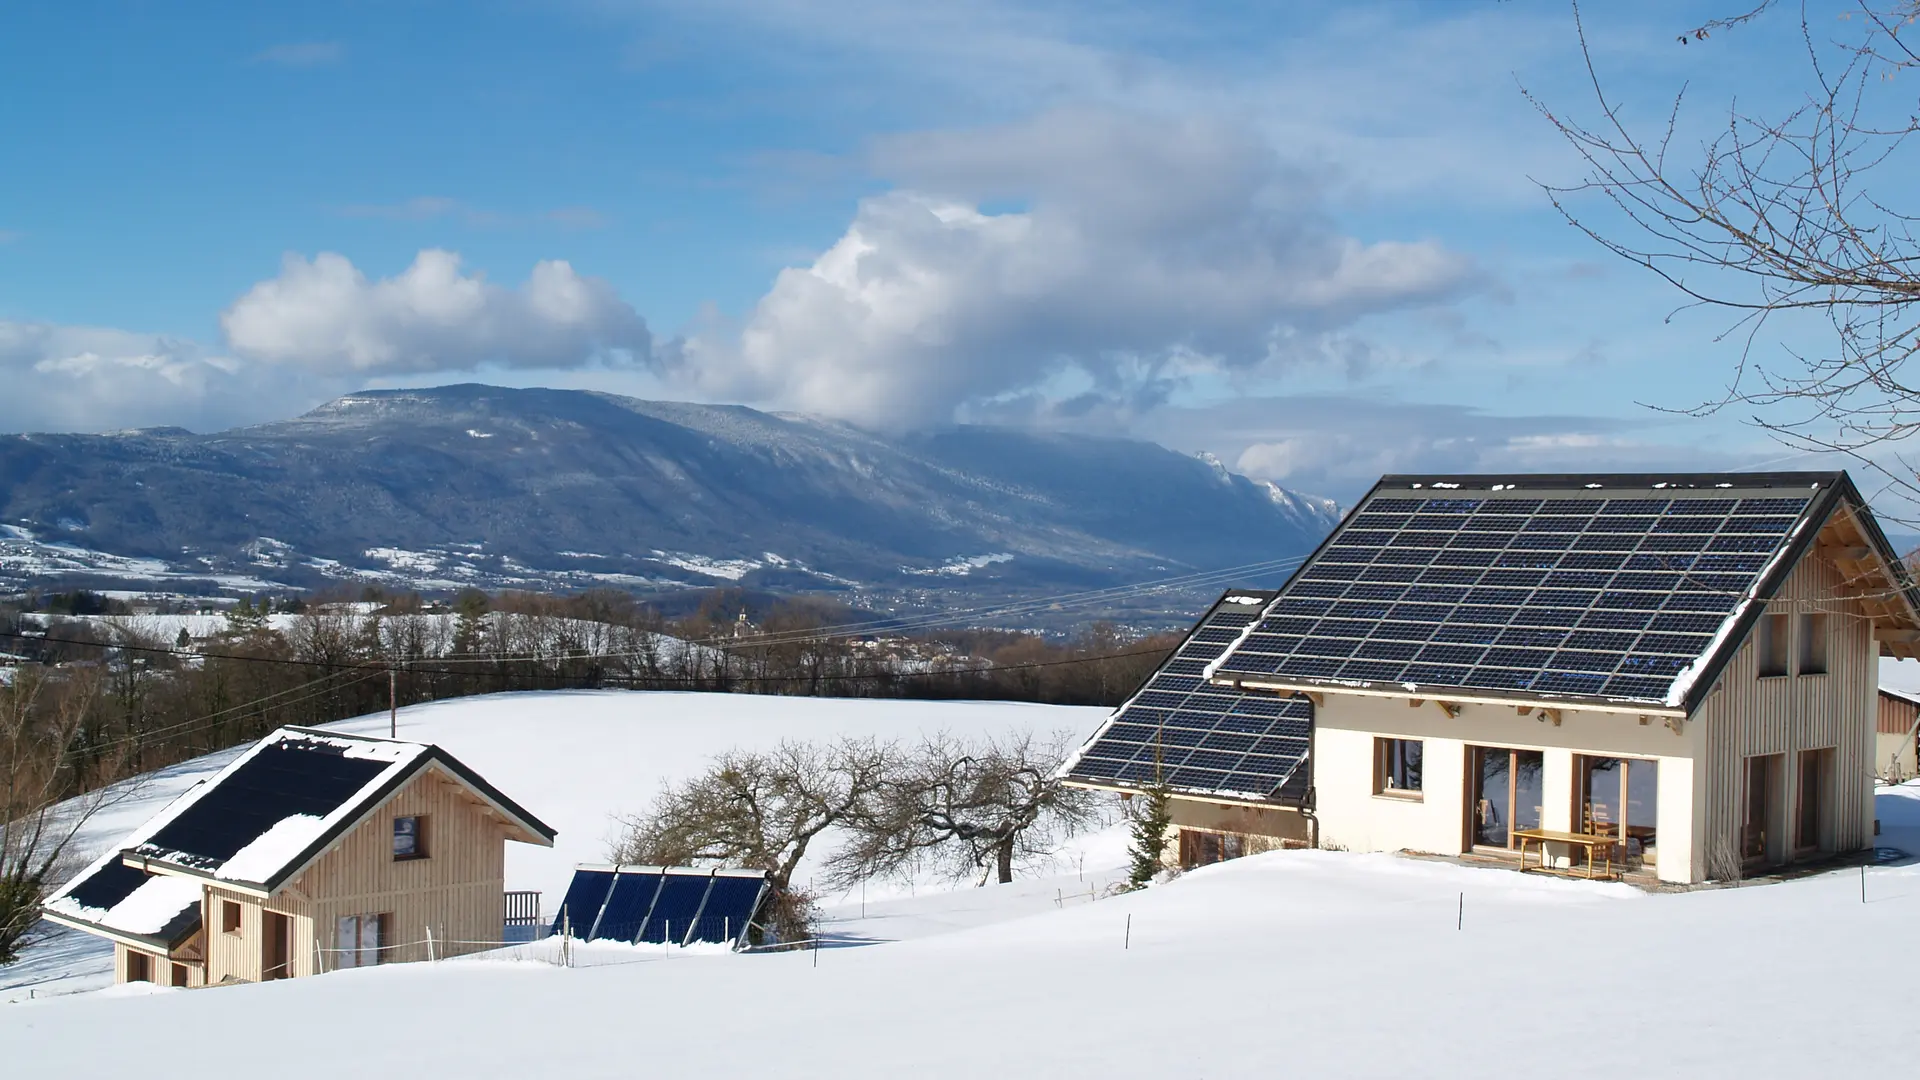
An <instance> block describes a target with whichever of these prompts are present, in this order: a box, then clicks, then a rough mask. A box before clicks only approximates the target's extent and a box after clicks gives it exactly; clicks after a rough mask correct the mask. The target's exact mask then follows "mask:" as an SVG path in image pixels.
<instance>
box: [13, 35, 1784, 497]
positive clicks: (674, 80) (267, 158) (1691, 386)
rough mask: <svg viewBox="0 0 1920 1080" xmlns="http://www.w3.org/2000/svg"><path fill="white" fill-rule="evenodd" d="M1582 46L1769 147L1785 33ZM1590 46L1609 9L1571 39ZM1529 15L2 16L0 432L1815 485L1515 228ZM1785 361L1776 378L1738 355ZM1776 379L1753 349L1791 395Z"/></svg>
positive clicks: (1707, 364)
mask: <svg viewBox="0 0 1920 1080" xmlns="http://www.w3.org/2000/svg"><path fill="white" fill-rule="evenodd" d="M1722 6H1724V5H1720V6H1715V5H1685V4H1669V3H1660V4H1652V3H1649V4H1608V5H1604V9H1603V10H1600V11H1590V13H1589V15H1590V17H1589V30H1590V32H1591V34H1592V37H1593V40H1594V42H1595V54H1596V57H1597V59H1598V60H1599V61H1600V63H1601V64H1602V66H1603V69H1604V70H1605V72H1606V73H1607V74H1608V76H1609V78H1610V80H1612V81H1611V85H1614V86H1617V87H1618V88H1619V90H1620V93H1621V95H1622V96H1623V98H1624V99H1625V102H1626V104H1627V107H1628V112H1629V115H1630V116H1631V117H1638V118H1641V119H1644V120H1647V121H1649V122H1651V121H1654V120H1657V119H1658V118H1659V117H1660V116H1662V115H1663V113H1664V109H1665V105H1666V104H1667V103H1668V102H1669V101H1670V98H1671V95H1672V94H1673V93H1674V92H1675V91H1676V90H1677V89H1678V88H1679V87H1680V86H1681V85H1682V83H1683V82H1687V83H1690V84H1691V89H1690V91H1689V92H1690V95H1691V98H1692V100H1693V101H1694V102H1695V105H1696V107H1695V108H1693V109H1690V110H1689V111H1688V112H1687V113H1686V114H1685V115H1684V122H1683V133H1691V132H1701V133H1704V132H1707V131H1709V130H1710V129H1711V127H1712V125H1713V124H1714V123H1715V122H1716V121H1717V120H1719V119H1721V118H1723V117H1724V108H1725V103H1726V102H1727V101H1728V100H1729V98H1730V97H1731V96H1732V95H1733V94H1735V93H1738V94H1740V95H1742V97H1743V100H1747V101H1756V102H1759V103H1763V104H1764V103H1768V102H1773V101H1778V102H1782V103H1785V102H1790V101H1791V100H1792V94H1793V92H1794V91H1793V85H1794V83H1793V81H1792V80H1791V79H1789V78H1784V77H1776V78H1773V79H1772V80H1771V81H1769V80H1767V79H1764V78H1761V77H1760V76H1761V75H1764V74H1765V73H1770V72H1771V73H1777V72H1782V71H1790V70H1797V68H1795V67H1794V66H1793V65H1796V64H1797V63H1799V62H1800V61H1799V60H1798V54H1797V53H1796V52H1795V44H1794V41H1793V32H1794V31H1795V29H1796V28H1795V27H1794V26H1792V25H1791V23H1790V22H1789V21H1788V20H1777V21H1776V23H1775V24H1773V25H1766V26H1759V27H1756V28H1753V29H1751V30H1744V29H1743V30H1742V31H1741V32H1740V33H1739V34H1738V35H1725V36H1723V37H1720V38H1716V39H1714V40H1713V41H1712V42H1709V43H1696V44H1694V45H1691V46H1685V47H1683V46H1680V45H1679V44H1677V43H1676V42H1675V40H1674V39H1675V35H1676V34H1677V33H1679V32H1680V31H1682V30H1684V29H1686V28H1687V27H1689V26H1692V25H1694V24H1696V23H1698V22H1700V21H1702V20H1703V19H1705V18H1709V17H1712V16H1714V15H1718V14H1724V12H1723V11H1721V10H1720V7H1722ZM1596 7H1600V6H1598V5H1596ZM1578 58H1579V57H1578V52H1577V50H1576V47H1575V39H1574V33H1573V22H1572V16H1571V12H1570V9H1569V8H1568V7H1567V6H1566V5H1565V4H1562V3H1558V2H1554V0H1540V2H1532V3H1529V2H1525V0H1512V2H1493V0H1488V2H1479V0H1454V2H1449V3H1414V2H1385V3H1376V4H1371V5H1369V4H1340V5H1332V4H1328V5H1310V4H1305V3H1302V4H1283V5H1273V4H1265V3H1256V4H1246V5H1230V4H1204V5H1203V4H1194V5H1187V6H1181V5H1167V4H1152V5H1146V4H1129V3H1125V2H1100V3H1064V2H1063V3H1048V4H1040V5H1013V4H997V3H978V4H969V5H965V6H958V5H956V6H939V5H932V4H924V3H902V4H891V3H879V2H874V0H846V2H842V3H834V4H811V3H802V2H799V0H766V2H751V0H709V2H705V3H674V2H660V3H651V2H642V0H630V2H621V0H599V2H584V0H583V2H579V3H571V4H566V3H552V4H533V3H486V2H479V3H471V4H437V3H390V4H372V3H341V4H333V5H305V6H299V7H295V6H293V5H257V4H231V5H224V4H212V3H199V4H181V5H161V4H152V3H119V4H108V3H100V4H95V3H69V4H59V5H30V6H21V7H11V8H9V9H8V10H7V11H6V12H5V13H4V14H0V133H4V138H0V374H3V375H4V377H5V378H6V380H7V382H8V383H9V384H10V390H11V392H10V393H8V394H6V395H4V396H0V397H3V398H4V400H0V429H5V430H104V429H113V428H121V427H131V426H147V425H156V424H180V425H183V426H187V427H191V428H194V429H195V430H214V429H218V428H222V427H226V426H232V425H237V424H245V423H252V422H261V421H266V420H271V419H275V418H279V417H282V416H285V415H290V414H292V413H295V412H299V411H303V410H304V409H306V408H310V407H312V406H313V405H315V404H318V403H319V402H320V401H323V400H326V399H327V398H330V397H332V396H335V395H337V394H339V393H343V392H348V391H351V390H354V389H359V388H362V387H367V386H396V385H432V384H436V383H447V382H457V381H470V380H480V381H489V382H497V383H506V384H518V385H555V386H577V387H590V388H596V389H606V390H611V391H615V392H620V393H631V394H636V395H640V396H654V397H673V398H689V399H696V400H711V401H733V402H740V403H744V404H750V405H755V406H758V407H764V408H775V409H794V410H798V411H806V412H814V413H821V414H826V415H832V416H836V417H838V418H842V419H846V420H850V421H852V422H855V423H859V424H864V425H869V426H875V427H921V426H926V425H929V424H938V423H945V422H951V421H954V420H963V421H965V420H972V421H990V422H1000V423H1016V424H1038V425H1046V426H1056V427H1067V428H1074V429H1079V430H1092V431H1104V432H1119V433H1129V434H1135V435H1139V436H1143V437H1148V438H1154V439H1157V440H1159V441H1162V442H1164V443H1166V444H1167V445H1170V446H1174V447H1176V448H1178V449H1181V450H1184V451H1208V452H1212V453H1215V454H1217V455H1218V456H1219V457H1221V458H1222V459H1223V460H1225V461H1226V462H1227V463H1228V464H1229V465H1232V466H1235V467H1237V468H1239V469H1241V470H1242V471H1246V472H1249V473H1252V474H1255V475H1259V476H1263V477H1265V478H1270V479H1273V480H1276V481H1278V482H1280V483H1283V484H1287V485H1289V486H1294V487H1299V488H1303V489H1306V490H1309V491H1317V492H1323V493H1326V494H1331V495H1335V496H1338V497H1349V496H1350V495H1351V494H1352V493H1353V492H1354V491H1355V490H1356V489H1357V488H1358V487H1359V486H1360V485H1363V484H1364V482H1365V481H1366V480H1368V479H1370V478H1371V476H1373V475H1375V474H1377V473H1379V472H1382V471H1389V470H1394V471H1414V470H1440V469H1446V470H1461V471H1474V470H1515V469H1573V468H1661V469H1667V468H1687V469H1699V468H1717V467H1730V466H1751V465H1758V464H1761V463H1768V464H1774V465H1806V464H1810V462H1808V461H1806V460H1804V459H1801V460H1795V459H1791V458H1789V456H1788V452H1787V451H1785V450H1782V449H1779V448H1778V447H1776V446H1774V445H1773V444H1771V443H1769V442H1767V441H1766V439H1765V438H1764V437H1762V436H1760V435H1759V434H1757V433H1755V432H1754V431H1753V430H1751V429H1750V428H1747V427H1744V426H1742V425H1741V424H1740V423H1738V422H1737V418H1735V417H1720V418H1716V419H1711V420H1684V421H1683V420H1679V419H1676V418H1674V417H1672V416H1669V415H1663V414H1660V413H1656V412H1654V411H1652V410H1649V409H1647V408H1645V407H1643V404H1642V403H1647V402H1651V403H1655V404H1660V405H1668V406H1685V405H1691V404H1694V403H1695V402H1697V401H1698V400H1701V399H1702V398H1704V397H1709V396H1712V394H1713V393H1714V391H1715V389H1716V388H1717V386H1718V385H1719V384H1720V382H1721V381H1722V380H1723V379H1724V377H1725V374H1726V372H1727V370H1728V368H1729V365H1730V364H1731V362H1732V360H1733V357H1734V354H1733V352H1732V351H1731V347H1730V346H1727V345H1724V344H1718V343H1716V342H1715V341H1714V337H1715V335H1716V333H1717V332H1718V331H1720V330H1721V329H1724V323H1725V320H1724V319H1722V318H1721V317H1720V316H1717V315H1711V314H1700V313H1693V314H1683V315H1682V316H1680V317H1678V318H1676V319H1673V320H1671V321H1669V320H1668V319H1667V316H1668V314H1669V313H1670V312H1671V311H1672V310H1673V308H1674V307H1675V297H1674V296H1673V295H1671V294H1670V293H1668V292H1666V291H1664V290H1663V288H1662V287H1661V286H1659V285H1658V283H1656V282H1655V281H1653V280H1651V279H1650V278H1648V277H1647V276H1645V275H1643V274H1640V273H1638V272H1636V271H1634V270H1633V269H1632V268H1631V267H1628V266H1626V265H1624V264H1622V263H1619V262H1618V261H1616V260H1612V258H1611V257H1610V256H1607V255H1606V254H1605V253H1604V252H1602V251H1601V250H1599V249H1598V248H1597V247H1596V246H1595V245H1594V244H1593V243H1592V242H1591V241H1589V240H1586V239H1585V238H1584V237H1581V236H1580V235H1579V234H1577V233H1576V232H1575V231H1574V230H1572V229H1571V228H1569V227H1568V226H1567V225H1566V224H1565V223H1564V222H1563V221H1561V220H1560V218H1559V217H1558V216H1557V215H1555V214H1554V212H1553V211H1552V210H1551V208H1550V207H1549V206H1548V204H1547V202H1546V199H1545V197H1544V196H1543V195H1542V194H1541V193H1540V192H1539V190H1538V189H1537V188H1536V187H1535V185H1534V183H1533V179H1536V178H1537V179H1543V180H1559V181H1565V180H1571V179H1574V178H1575V177H1577V175H1578V169H1577V167H1576V166H1577V163H1576V162H1575V161H1574V160H1573V158H1572V155H1571V154H1570V152H1569V151H1568V150H1567V148H1566V147H1565V144H1564V143H1563V142H1562V141H1561V140H1560V139H1559V136H1558V135H1557V134H1556V133H1555V132H1554V131H1553V129H1552V128H1551V127H1550V126H1549V125H1548V124H1547V123H1546V122H1545V121H1544V120H1542V119H1541V118H1540V117H1539V116H1538V115H1537V114H1536V113H1535V112H1534V111H1533V109H1532V108H1531V107H1530V106H1529V105H1528V104H1527V102H1526V101H1525V100H1524V98H1523V97H1522V95H1521V93H1520V87H1521V86H1522V85H1524V86H1526V87H1527V88H1529V89H1531V90H1534V91H1536V92H1537V93H1538V94H1540V95H1542V96H1543V97H1544V98H1545V99H1546V100H1548V101H1550V102H1553V103H1554V105H1555V107H1556V108H1560V107H1562V105H1561V103H1564V107H1565V108H1566V109H1567V110H1568V111H1570V112H1572V113H1574V114H1582V113H1585V114H1587V115H1588V116H1590V115H1591V112H1592V99H1591V96H1590V90H1589V89H1588V88H1587V87H1585V86H1584V85H1583V82H1582V79H1581V72H1580V70H1579V68H1578ZM1762 347H1763V348H1765V347H1769V343H1764V342H1763V343H1762ZM1776 347H1777V346H1776Z"/></svg>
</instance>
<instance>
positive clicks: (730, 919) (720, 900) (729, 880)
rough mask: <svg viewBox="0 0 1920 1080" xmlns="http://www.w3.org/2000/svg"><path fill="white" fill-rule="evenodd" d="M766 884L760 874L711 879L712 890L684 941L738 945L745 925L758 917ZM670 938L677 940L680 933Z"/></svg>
mask: <svg viewBox="0 0 1920 1080" xmlns="http://www.w3.org/2000/svg"><path fill="white" fill-rule="evenodd" d="M766 883H767V879H766V875H764V874H759V875H754V876H752V877H748V876H745V875H741V876H734V875H731V874H719V875H715V877H714V879H713V886H712V888H710V889H708V890H707V899H706V903H704V904H702V905H701V907H700V914H699V916H698V917H697V918H696V919H694V922H693V927H692V932H691V934H690V935H689V936H688V937H686V938H685V939H684V940H687V941H724V942H734V941H739V940H740V937H741V935H743V934H745V933H746V931H747V924H748V923H749V922H751V921H753V917H754V916H755V915H756V914H758V913H759V908H760V894H761V892H762V891H763V890H764V889H765V888H766ZM674 934H675V936H679V934H680V932H679V931H678V930H676V931H674Z"/></svg>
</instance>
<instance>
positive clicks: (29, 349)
mask: <svg viewBox="0 0 1920 1080" xmlns="http://www.w3.org/2000/svg"><path fill="white" fill-rule="evenodd" d="M240 371H241V365H240V364H238V363H236V362H235V361H233V360H232V359H230V358H228V357H223V356H218V355H213V354H210V353H208V352H207V351H206V350H205V349H204V348H202V347H201V346H200V345H198V344H196V343H195V342H192V341H187V340H183V339H180V338H175V337H168V336H166V335H162V334H141V333H133V332H129V331H126V330H114V329H108V328H103V327H90V326H58V325H54V324H51V323H40V322H11V321H6V320H0V383H3V384H4V385H5V386H6V388H7V393H5V394H0V430H8V431H74V430H80V431H93V430H98V429H99V428H101V427H132V426H154V425H161V424H191V423H197V422H204V421H205V420H206V419H208V418H210V417H220V418H222V419H224V417H225V415H226V413H225V408H226V407H227V406H229V405H232V404H234V403H235V399H236V397H237V396H244V395H243V394H241V393H240V391H242V388H243V386H244V388H245V390H247V391H251V390H253V389H256V388H254V387H252V386H251V385H250V384H247V381H246V380H244V379H242V378H241V377H240Z"/></svg>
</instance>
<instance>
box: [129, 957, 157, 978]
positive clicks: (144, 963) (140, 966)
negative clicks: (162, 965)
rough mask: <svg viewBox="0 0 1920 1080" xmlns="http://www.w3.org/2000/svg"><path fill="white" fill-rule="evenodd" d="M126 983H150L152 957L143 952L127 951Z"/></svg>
mask: <svg viewBox="0 0 1920 1080" xmlns="http://www.w3.org/2000/svg"><path fill="white" fill-rule="evenodd" d="M127 981H128V982H130V983H132V982H152V981H153V957H151V956H148V955H147V954H146V953H143V952H134V951H133V950H131V949H129V950H127Z"/></svg>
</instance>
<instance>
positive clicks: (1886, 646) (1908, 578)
mask: <svg viewBox="0 0 1920 1080" xmlns="http://www.w3.org/2000/svg"><path fill="white" fill-rule="evenodd" d="M1847 494H1849V495H1851V496H1852V497H1851V498H1842V499H1840V500H1839V501H1838V503H1837V505H1835V507H1834V509H1833V513H1832V514H1830V515H1829V516H1828V517H1827V520H1826V523H1825V524H1824V525H1823V526H1822V527H1821V529H1820V532H1819V534H1818V536H1816V538H1815V540H1814V544H1813V551H1812V554H1813V555H1814V556H1816V557H1817V558H1820V559H1822V560H1824V561H1826V562H1828V563H1830V564H1832V566H1833V568H1834V569H1835V570H1837V571H1838V572H1839V574H1840V582H1841V583H1840V590H1839V593H1840V595H1841V596H1842V597H1844V598H1846V599H1848V600H1851V601H1852V602H1854V603H1856V604H1858V605H1859V606H1860V612H1861V614H1862V615H1864V616H1865V617H1866V618H1867V620H1868V621H1869V622H1870V623H1871V624H1872V626H1873V638H1874V640H1875V641H1876V642H1878V643H1879V646H1880V653H1881V655H1883V656H1896V657H1902V658H1909V659H1911V658H1920V595H1916V590H1915V587H1914V582H1913V575H1912V573H1911V572H1910V571H1909V568H1908V566H1907V564H1906V561H1905V560H1904V559H1902V558H1901V557H1900V554H1899V553H1898V552H1896V551H1895V550H1894V549H1893V545H1892V544H1891V543H1889V542H1888V540H1887V538H1886V535H1885V534H1884V533H1882V532H1881V531H1880V526H1879V524H1878V523H1877V522H1875V521H1874V520H1873V517H1872V515H1871V514H1869V513H1867V512H1866V511H1865V506H1864V503H1862V502H1860V501H1859V496H1858V494H1857V493H1852V492H1849V493H1847Z"/></svg>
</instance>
